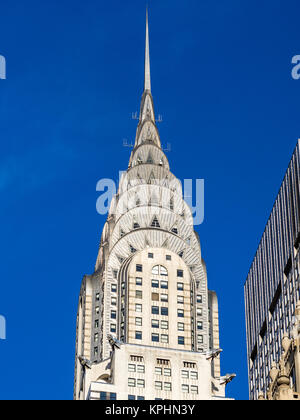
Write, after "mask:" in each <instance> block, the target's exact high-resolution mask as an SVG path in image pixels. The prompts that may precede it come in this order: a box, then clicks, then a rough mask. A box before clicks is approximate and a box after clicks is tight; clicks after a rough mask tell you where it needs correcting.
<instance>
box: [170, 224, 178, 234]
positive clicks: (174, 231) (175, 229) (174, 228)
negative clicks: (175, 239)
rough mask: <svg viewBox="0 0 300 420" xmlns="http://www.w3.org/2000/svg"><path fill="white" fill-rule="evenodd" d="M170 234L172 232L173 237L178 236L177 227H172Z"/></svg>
mask: <svg viewBox="0 0 300 420" xmlns="http://www.w3.org/2000/svg"><path fill="white" fill-rule="evenodd" d="M171 232H172V233H175V235H178V227H177V225H174V226H173V227H172V229H171Z"/></svg>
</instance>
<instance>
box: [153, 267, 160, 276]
mask: <svg viewBox="0 0 300 420" xmlns="http://www.w3.org/2000/svg"><path fill="white" fill-rule="evenodd" d="M152 274H155V275H158V274H159V265H156V266H155V267H153V268H152Z"/></svg>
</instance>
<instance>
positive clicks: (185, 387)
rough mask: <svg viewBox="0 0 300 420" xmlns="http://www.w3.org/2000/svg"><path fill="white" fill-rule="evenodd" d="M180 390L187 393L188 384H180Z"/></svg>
mask: <svg viewBox="0 0 300 420" xmlns="http://www.w3.org/2000/svg"><path fill="white" fill-rule="evenodd" d="M182 392H185V393H188V392H189V386H188V385H182Z"/></svg>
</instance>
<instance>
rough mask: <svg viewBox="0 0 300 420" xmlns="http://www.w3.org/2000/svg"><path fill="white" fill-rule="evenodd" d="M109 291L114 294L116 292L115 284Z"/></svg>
mask: <svg viewBox="0 0 300 420" xmlns="http://www.w3.org/2000/svg"><path fill="white" fill-rule="evenodd" d="M111 291H112V293H116V292H117V285H116V284H112V285H111Z"/></svg>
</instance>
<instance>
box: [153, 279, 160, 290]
mask: <svg viewBox="0 0 300 420" xmlns="http://www.w3.org/2000/svg"><path fill="white" fill-rule="evenodd" d="M152 287H154V288H155V289H158V288H159V281H158V280H152Z"/></svg>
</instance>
